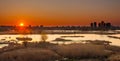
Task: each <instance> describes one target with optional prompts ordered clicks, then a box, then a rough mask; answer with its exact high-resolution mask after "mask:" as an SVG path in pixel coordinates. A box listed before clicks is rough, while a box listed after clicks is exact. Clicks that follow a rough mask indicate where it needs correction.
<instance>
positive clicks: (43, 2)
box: [0, 0, 120, 26]
mask: <svg viewBox="0 0 120 61" xmlns="http://www.w3.org/2000/svg"><path fill="white" fill-rule="evenodd" d="M119 3H120V0H0V25H17V24H19V23H21V22H23V23H24V24H26V25H47V26H53V25H89V23H90V22H94V21H95V22H100V21H106V22H111V23H112V24H113V25H119V23H120V17H119V16H120V7H119V6H120V4H119Z"/></svg>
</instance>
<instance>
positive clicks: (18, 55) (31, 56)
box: [0, 48, 60, 61]
mask: <svg viewBox="0 0 120 61" xmlns="http://www.w3.org/2000/svg"><path fill="white" fill-rule="evenodd" d="M59 58H60V56H59V55H58V54H56V53H54V52H53V51H50V50H47V49H38V48H26V49H19V50H14V51H10V52H4V53H2V54H1V55H0V61H54V60H56V59H59Z"/></svg>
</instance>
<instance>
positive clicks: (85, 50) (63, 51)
mask: <svg viewBox="0 0 120 61" xmlns="http://www.w3.org/2000/svg"><path fill="white" fill-rule="evenodd" d="M53 50H54V51H55V52H56V53H58V54H59V55H61V56H63V57H68V58H98V57H106V56H108V55H110V54H111V51H108V50H106V49H105V48H104V46H102V45H93V44H71V45H60V46H56V48H54V49H53Z"/></svg>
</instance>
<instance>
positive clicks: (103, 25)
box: [90, 21, 112, 28]
mask: <svg viewBox="0 0 120 61" xmlns="http://www.w3.org/2000/svg"><path fill="white" fill-rule="evenodd" d="M90 26H91V28H111V27H112V24H111V23H109V22H107V23H105V22H104V21H101V22H100V23H97V22H93V23H91V24H90Z"/></svg>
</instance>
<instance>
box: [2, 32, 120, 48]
mask: <svg viewBox="0 0 120 61" xmlns="http://www.w3.org/2000/svg"><path fill="white" fill-rule="evenodd" d="M47 36H48V39H47V40H46V41H48V42H53V41H52V40H55V39H56V38H61V36H84V37H66V38H64V39H70V40H73V41H72V42H81V41H83V40H105V41H110V42H112V44H111V45H116V46H120V39H115V38H110V37H107V36H108V35H100V34H47ZM109 36H116V37H120V34H112V35H109ZM16 37H31V38H32V39H33V40H32V42H36V41H40V40H41V35H40V34H31V35H19V34H18V35H0V40H1V39H6V40H11V39H14V40H16ZM3 46H6V45H1V44H0V47H3Z"/></svg>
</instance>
